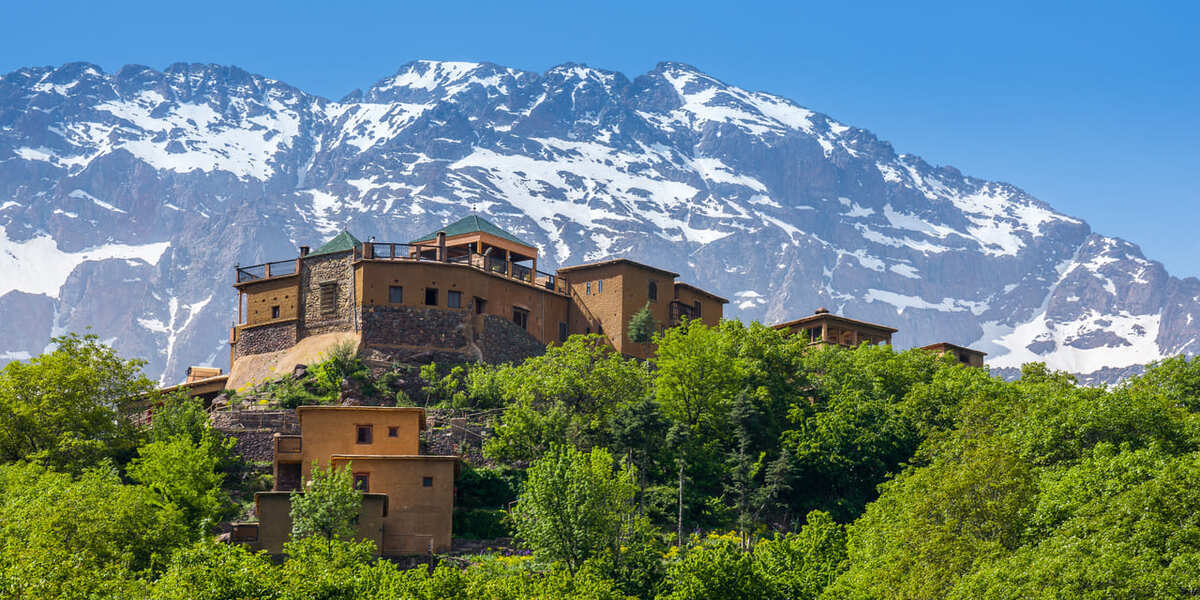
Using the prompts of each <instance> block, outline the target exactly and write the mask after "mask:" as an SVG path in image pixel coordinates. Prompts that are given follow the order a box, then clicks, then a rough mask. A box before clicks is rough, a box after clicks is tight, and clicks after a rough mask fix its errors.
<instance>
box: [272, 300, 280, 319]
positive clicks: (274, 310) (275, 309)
mask: <svg viewBox="0 0 1200 600" xmlns="http://www.w3.org/2000/svg"><path fill="white" fill-rule="evenodd" d="M271 318H272V319H278V318H279V305H278V304H276V305H274V306H272V307H271Z"/></svg>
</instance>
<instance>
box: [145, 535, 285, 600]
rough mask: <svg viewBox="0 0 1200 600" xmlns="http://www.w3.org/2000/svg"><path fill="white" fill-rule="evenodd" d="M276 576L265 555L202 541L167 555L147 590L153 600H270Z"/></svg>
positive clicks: (275, 593)
mask: <svg viewBox="0 0 1200 600" xmlns="http://www.w3.org/2000/svg"><path fill="white" fill-rule="evenodd" d="M277 579H278V578H277V576H276V573H275V571H274V569H273V568H272V565H271V560H270V558H268V557H267V555H266V553H265V552H259V553H257V554H256V553H253V552H250V551H249V550H246V549H245V548H243V547H242V546H240V545H237V544H226V543H221V542H218V541H216V539H215V538H212V537H205V538H204V539H202V540H200V541H198V542H196V543H195V544H193V545H192V546H189V547H186V548H181V549H179V550H177V551H176V552H175V553H174V554H172V555H171V562H170V564H169V565H168V567H167V570H166V572H164V573H163V575H162V577H160V578H159V579H158V580H157V581H156V582H154V587H153V589H152V590H151V593H150V597H151V598H152V599H153V600H249V599H251V598H253V599H255V600H272V599H274V598H277V597H278V595H279V591H280V590H279V584H278V581H277Z"/></svg>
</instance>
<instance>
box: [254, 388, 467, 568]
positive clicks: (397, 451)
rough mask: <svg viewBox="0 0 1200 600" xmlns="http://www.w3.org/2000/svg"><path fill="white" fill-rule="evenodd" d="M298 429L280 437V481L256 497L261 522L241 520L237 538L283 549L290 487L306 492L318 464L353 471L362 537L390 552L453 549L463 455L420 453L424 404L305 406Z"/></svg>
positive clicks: (288, 529)
mask: <svg viewBox="0 0 1200 600" xmlns="http://www.w3.org/2000/svg"><path fill="white" fill-rule="evenodd" d="M296 413H297V416H298V417H299V420H300V435H278V434H277V435H276V436H275V456H274V474H275V486H274V489H273V490H272V491H270V492H261V493H259V494H256V495H255V498H254V501H255V509H256V510H255V514H256V515H257V516H258V522H257V523H238V524H236V525H235V528H234V534H233V536H232V538H233V539H234V541H239V542H241V543H245V544H247V545H249V546H251V547H253V548H254V549H257V550H267V551H268V552H270V553H272V554H279V553H280V552H282V549H283V544H284V542H286V541H287V540H288V537H289V535H290V532H291V516H290V514H291V502H290V500H289V499H290V497H291V492H292V491H302V490H303V489H304V486H305V482H306V481H309V480H311V478H312V469H313V466H319V467H321V468H322V469H330V468H333V469H349V470H350V472H351V473H352V475H353V478H354V485H355V487H356V488H357V489H358V490H359V491H360V492H362V493H363V494H364V496H363V499H364V502H363V507H362V509H361V511H360V514H359V523H358V527H359V530H358V535H359V537H361V538H364V539H372V540H374V541H375V542H376V547H377V548H378V549H379V553H380V554H381V555H384V556H404V555H413V554H427V553H431V552H445V551H447V550H449V549H450V543H451V526H452V522H453V511H454V478H455V476H456V475H457V473H458V464H459V463H458V457H456V456H433V455H424V454H421V453H420V433H421V431H422V430H424V429H425V409H423V408H413V407H379V406H302V407H300V408H298V409H296Z"/></svg>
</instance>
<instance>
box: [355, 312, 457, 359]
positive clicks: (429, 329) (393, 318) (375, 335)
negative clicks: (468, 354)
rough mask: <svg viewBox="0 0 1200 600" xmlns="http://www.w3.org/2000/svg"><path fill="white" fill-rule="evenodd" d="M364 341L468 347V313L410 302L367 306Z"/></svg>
mask: <svg viewBox="0 0 1200 600" xmlns="http://www.w3.org/2000/svg"><path fill="white" fill-rule="evenodd" d="M362 311H363V312H362V325H363V327H362V331H363V342H364V343H366V344H368V345H370V346H373V347H374V346H384V347H386V346H410V347H411V346H421V347H427V348H430V349H442V350H448V349H453V350H460V351H466V349H467V345H468V338H467V336H468V335H470V332H469V331H468V329H470V325H471V324H470V315H469V313H465V312H461V311H453V310H441V309H436V308H413V307H411V306H364V307H363V309H362Z"/></svg>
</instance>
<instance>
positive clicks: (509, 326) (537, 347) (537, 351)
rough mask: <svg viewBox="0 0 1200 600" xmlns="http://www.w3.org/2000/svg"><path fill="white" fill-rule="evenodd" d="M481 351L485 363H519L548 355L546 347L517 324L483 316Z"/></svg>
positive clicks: (492, 316) (480, 340)
mask: <svg viewBox="0 0 1200 600" xmlns="http://www.w3.org/2000/svg"><path fill="white" fill-rule="evenodd" d="M478 344H479V349H480V351H481V352H482V353H483V356H482V358H483V360H484V362H489V363H493V364H497V363H505V362H511V363H518V362H521V361H523V360H525V359H527V358H530V357H533V356H541V355H542V354H545V353H546V345H545V344H543V343H541V342H540V341H538V339H537V338H535V337H533V336H532V335H530V334H529V332H528V331H525V330H524V329H521V328H520V327H518V326H517V324H516V323H513V322H512V321H510V320H508V319H505V318H504V317H498V316H496V315H483V332H482V335H481V336H480V339H479V342H478Z"/></svg>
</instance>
